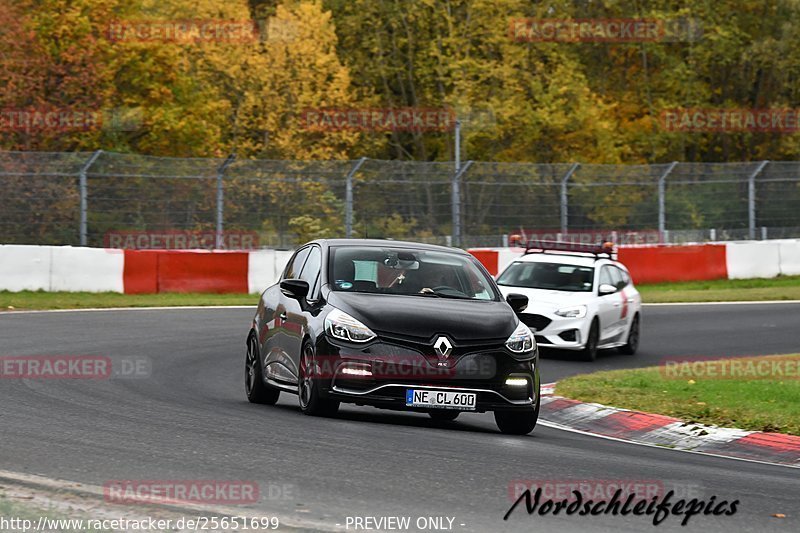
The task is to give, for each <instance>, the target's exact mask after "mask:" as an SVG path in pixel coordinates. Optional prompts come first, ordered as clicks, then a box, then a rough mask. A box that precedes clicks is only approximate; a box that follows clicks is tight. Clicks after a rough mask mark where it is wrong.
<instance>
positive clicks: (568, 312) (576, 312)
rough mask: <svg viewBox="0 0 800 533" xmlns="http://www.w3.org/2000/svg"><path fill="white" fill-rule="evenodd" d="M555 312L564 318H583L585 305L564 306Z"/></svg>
mask: <svg viewBox="0 0 800 533" xmlns="http://www.w3.org/2000/svg"><path fill="white" fill-rule="evenodd" d="M556 314H557V315H558V316H563V317H566V318H583V317H585V316H586V306H585V305H575V306H573V307H565V308H564V309H559V310H558V311H556Z"/></svg>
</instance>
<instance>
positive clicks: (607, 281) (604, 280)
mask: <svg viewBox="0 0 800 533" xmlns="http://www.w3.org/2000/svg"><path fill="white" fill-rule="evenodd" d="M600 285H614V280H613V278H612V277H611V267H610V266H604V267H603V268H601V269H600ZM614 286H615V287H616V285H614Z"/></svg>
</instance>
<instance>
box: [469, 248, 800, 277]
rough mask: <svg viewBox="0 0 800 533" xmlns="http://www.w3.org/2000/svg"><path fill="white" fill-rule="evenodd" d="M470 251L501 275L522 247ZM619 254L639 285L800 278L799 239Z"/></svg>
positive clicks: (624, 250) (626, 250)
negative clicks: (798, 276) (671, 282)
mask: <svg viewBox="0 0 800 533" xmlns="http://www.w3.org/2000/svg"><path fill="white" fill-rule="evenodd" d="M469 252H470V253H471V254H473V255H474V256H475V257H477V258H478V260H479V261H480V262H481V263H483V265H484V266H485V267H486V269H487V270H488V271H489V272H490V273H491V274H492V275H497V274H498V273H500V272H502V271H503V270H504V269H505V268H506V267H507V266H508V265H509V264H510V263H511V262H512V261H514V259H516V258H517V257H519V256H520V255H522V253H523V249H521V248H475V249H471V250H469ZM618 252H619V253H618V256H619V260H620V261H621V262H622V263H624V264H625V266H627V267H628V269H629V270H630V272H631V276H632V277H633V280H634V281H635V282H636V283H661V282H669V281H703V280H712V279H749V278H774V277H776V276H779V275H784V276H796V275H800V239H789V240H772V241H743V242H726V243H709V244H690V245H676V246H673V245H643V246H639V245H637V246H620V247H619V249H618Z"/></svg>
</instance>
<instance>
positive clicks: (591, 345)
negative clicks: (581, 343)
mask: <svg viewBox="0 0 800 533" xmlns="http://www.w3.org/2000/svg"><path fill="white" fill-rule="evenodd" d="M599 343H600V322H598V320H597V318H595V319H594V320H592V326H591V327H590V328H589V336H588V337H587V338H586V346H585V347H584V348H583V351H582V352H581V355H582V356H583V360H584V361H594V360H595V359H597V345H598V344H599Z"/></svg>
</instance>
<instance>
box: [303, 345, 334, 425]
mask: <svg viewBox="0 0 800 533" xmlns="http://www.w3.org/2000/svg"><path fill="white" fill-rule="evenodd" d="M321 377H322V376H321V375H320V372H319V371H318V368H317V365H316V362H315V359H314V347H313V346H312V345H311V343H310V342H309V341H305V342H304V343H303V348H302V351H301V353H300V379H299V380H298V383H297V397H298V398H299V401H300V410H301V411H302V412H303V413H305V414H307V415H310V416H331V415H334V414H336V411H338V410H339V402H337V401H335V400H330V399H328V398H324V397H323V395H322V391H321V390H320V386H319V385H320V383H319V381H320V378H321Z"/></svg>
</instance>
